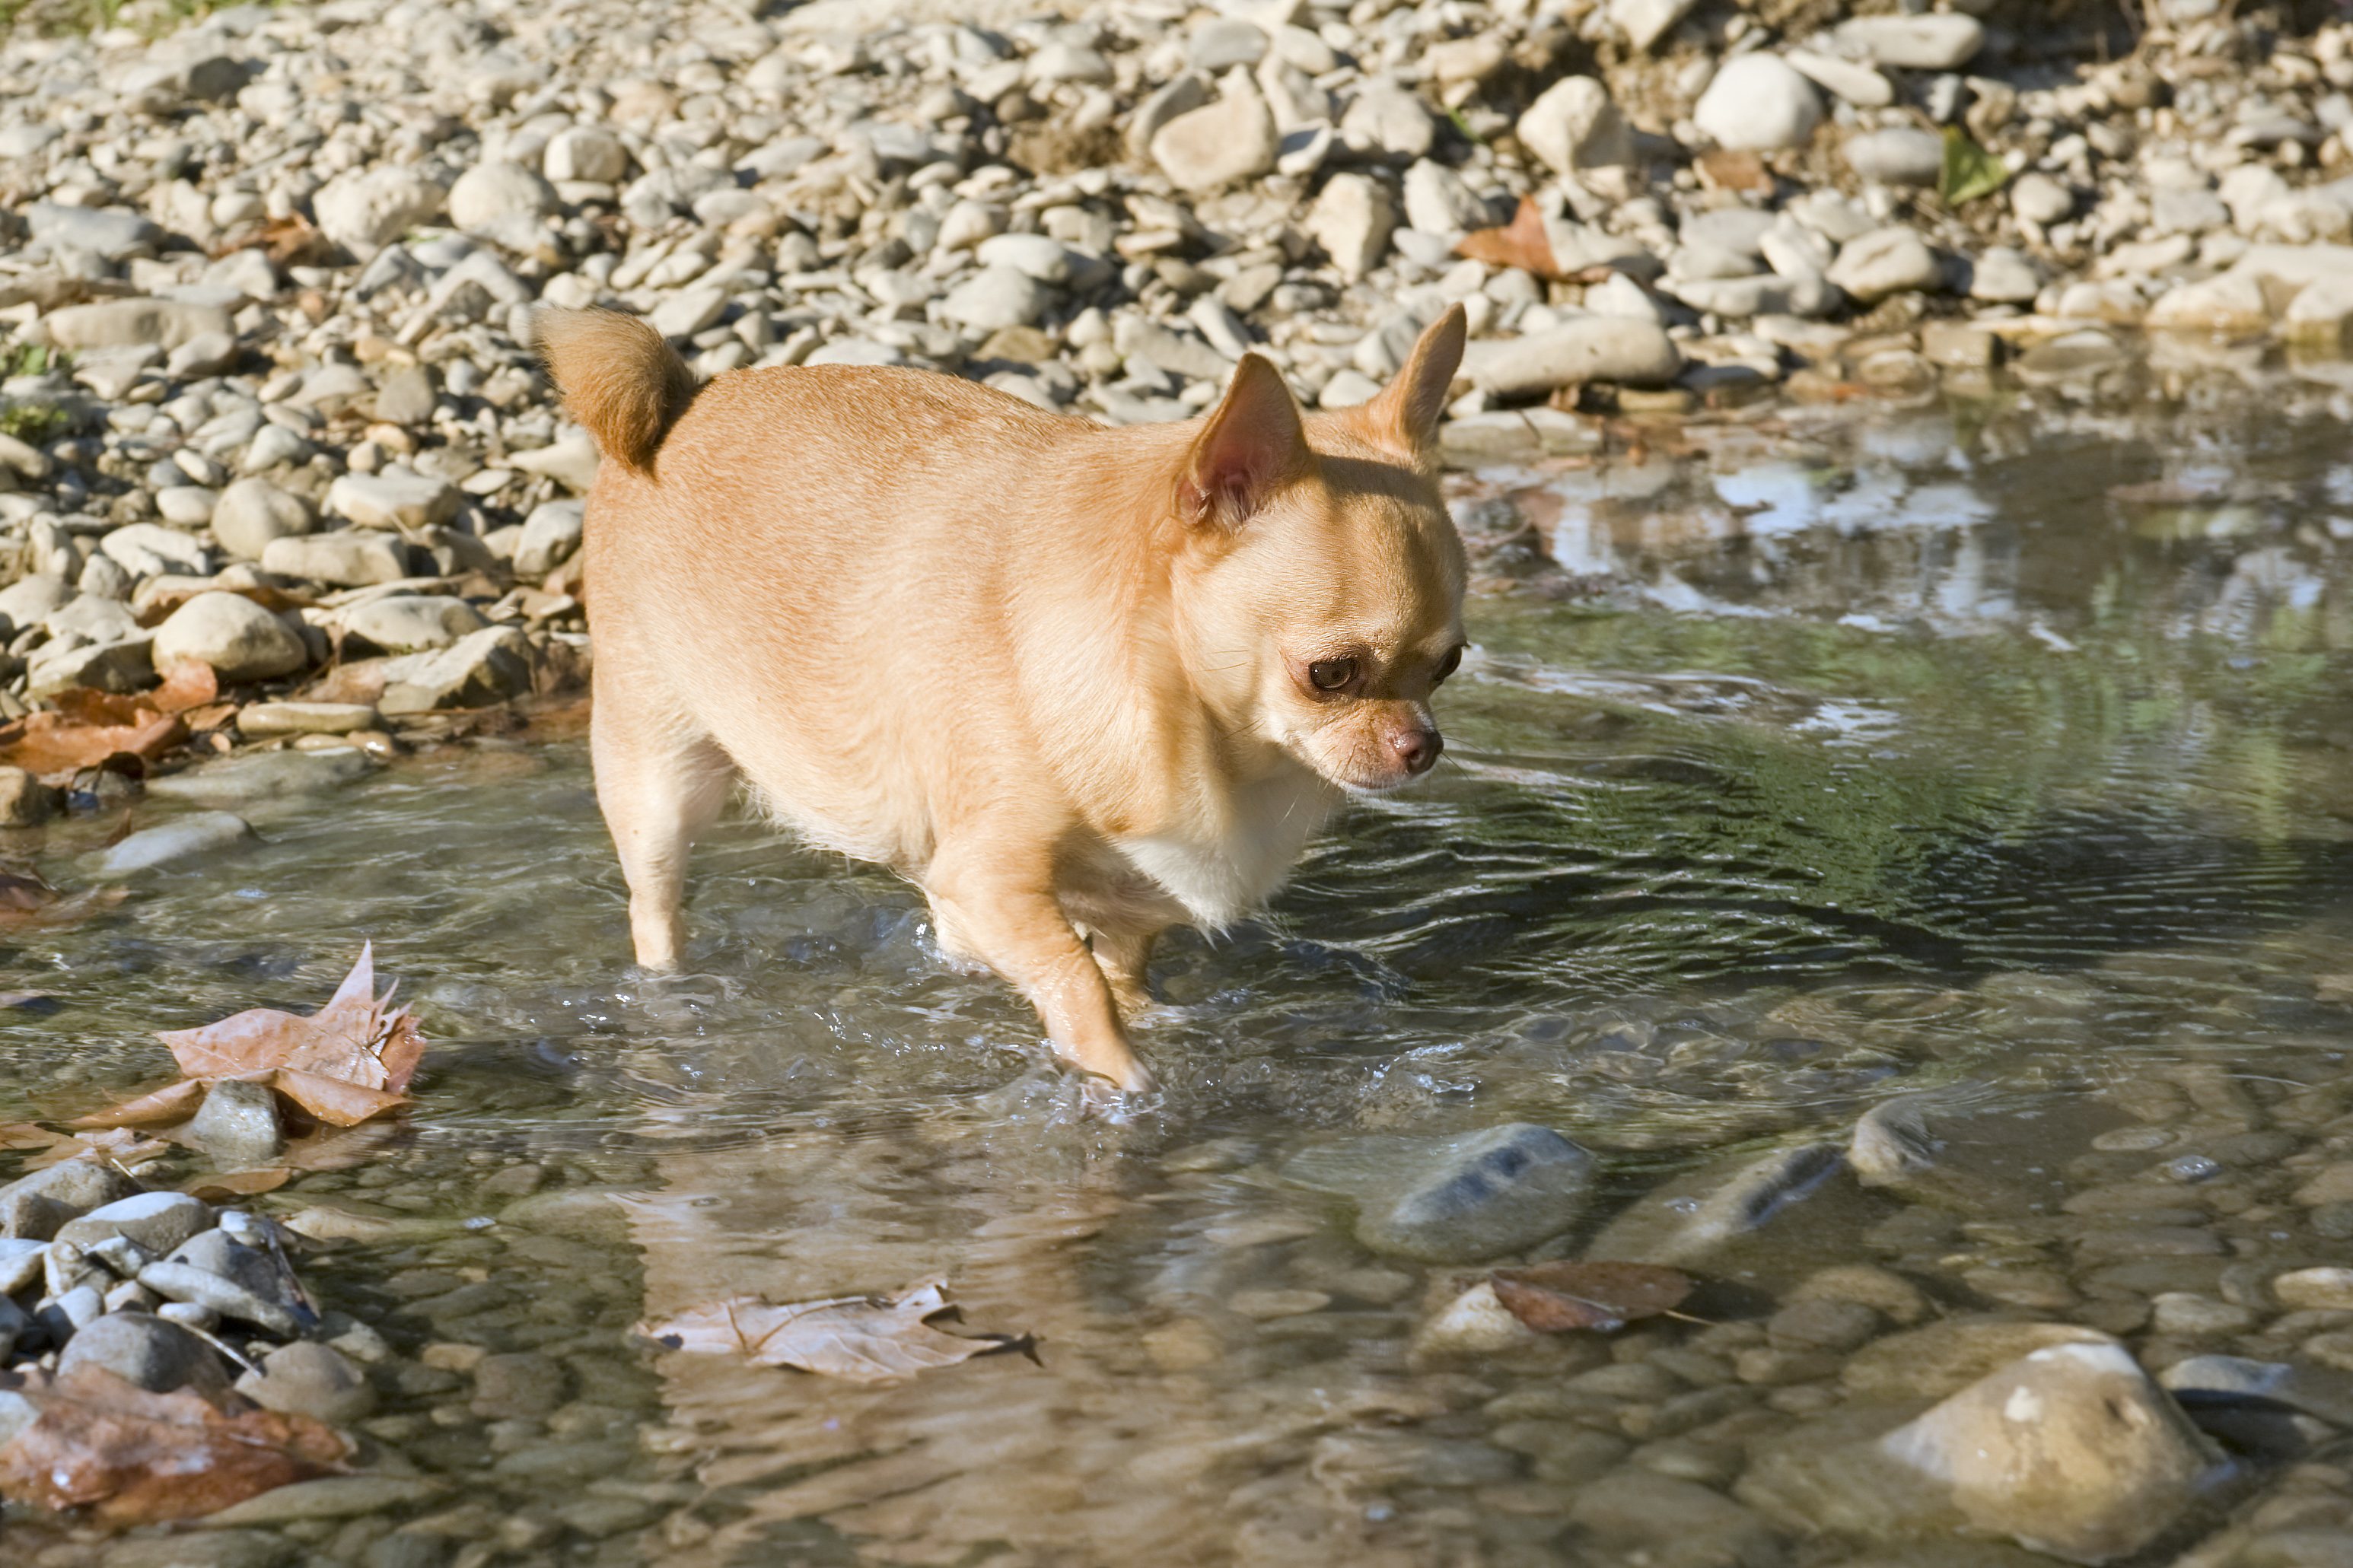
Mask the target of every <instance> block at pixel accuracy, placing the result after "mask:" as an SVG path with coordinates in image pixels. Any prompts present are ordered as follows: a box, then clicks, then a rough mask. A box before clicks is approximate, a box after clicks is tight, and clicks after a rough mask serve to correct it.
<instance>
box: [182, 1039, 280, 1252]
mask: <svg viewBox="0 0 2353 1568" xmlns="http://www.w3.org/2000/svg"><path fill="white" fill-rule="evenodd" d="M180 1136H181V1137H183V1138H185V1139H186V1140H188V1141H189V1142H192V1143H194V1144H195V1146H196V1147H197V1148H199V1149H201V1150H203V1151H204V1152H205V1153H206V1154H207V1155H208V1156H210V1157H211V1159H212V1162H213V1163H214V1164H216V1165H217V1166H219V1167H220V1168H221V1169H223V1170H231V1171H233V1170H239V1169H246V1168H250V1167H252V1166H255V1165H262V1164H267V1163H269V1162H270V1161H271V1160H274V1159H276V1158H277V1157H278V1156H279V1155H280V1153H282V1152H284V1151H285V1148H286V1135H285V1133H284V1131H282V1130H281V1129H280V1125H279V1120H278V1097H277V1095H276V1094H275V1093H274V1092H273V1091H272V1090H271V1089H269V1086H268V1085H266V1084H259V1083H246V1082H242V1081H240V1080H238V1079H221V1080H220V1081H219V1082H218V1083H216V1084H214V1085H213V1086H212V1087H211V1088H210V1089H206V1091H205V1102H204V1104H202V1105H200V1106H198V1107H197V1108H196V1114H195V1117H194V1118H192V1119H191V1120H190V1121H189V1122H188V1124H187V1125H186V1126H185V1127H184V1128H182V1129H181V1130H180ZM182 1239H184V1240H185V1237H183V1238H182ZM174 1245H177V1244H176V1243H175V1244H174Z"/></svg>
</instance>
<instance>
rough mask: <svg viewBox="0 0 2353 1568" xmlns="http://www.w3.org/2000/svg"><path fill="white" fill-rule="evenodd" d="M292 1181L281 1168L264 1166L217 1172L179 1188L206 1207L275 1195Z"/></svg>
mask: <svg viewBox="0 0 2353 1568" xmlns="http://www.w3.org/2000/svg"><path fill="white" fill-rule="evenodd" d="M293 1177H294V1173H293V1171H292V1170H290V1168H288V1167H287V1166H284V1165H265V1166H263V1167H261V1168H260V1169H259V1170H253V1171H216V1172H213V1173H209V1174H206V1175H202V1176H191V1177H190V1178H188V1180H186V1181H185V1182H183V1183H181V1184H180V1190H181V1191H182V1192H184V1193H185V1194H188V1195H189V1196H190V1197H192V1198H202V1199H203V1200H204V1201H205V1202H206V1203H208V1204H218V1203H227V1202H231V1201H234V1200H235V1199H237V1198H249V1197H251V1196H253V1195H254V1194H257V1193H274V1192H276V1191H277V1190H278V1189H279V1188H280V1187H282V1186H284V1185H285V1184H287V1183H288V1182H290V1181H291V1180H293Z"/></svg>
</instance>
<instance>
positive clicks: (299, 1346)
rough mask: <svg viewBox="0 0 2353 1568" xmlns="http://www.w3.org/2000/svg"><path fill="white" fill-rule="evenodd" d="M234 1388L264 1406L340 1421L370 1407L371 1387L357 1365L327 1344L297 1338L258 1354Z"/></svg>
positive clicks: (372, 1399)
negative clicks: (256, 1368)
mask: <svg viewBox="0 0 2353 1568" xmlns="http://www.w3.org/2000/svg"><path fill="white" fill-rule="evenodd" d="M237 1392H238V1393H239V1394H244V1395H245V1396H246V1397H247V1398H248V1399H250V1400H252V1401H253V1402H254V1403H255V1404H256V1405H261V1406H262V1407H263V1408H264V1409H268V1410H282V1411H285V1412H286V1413H287V1414H289V1415H308V1416H309V1417H311V1419H312V1420H313V1421H323V1422H325V1423H327V1424H328V1425H329V1426H346V1425H348V1424H350V1423H351V1422H353V1421H357V1420H359V1419H361V1418H362V1417H364V1416H366V1415H369V1414H371V1413H372V1412H373V1411H374V1410H375V1388H374V1386H373V1385H371V1384H369V1382H368V1380H367V1379H366V1378H365V1377H364V1376H363V1375H362V1374H361V1373H360V1370H359V1369H358V1368H357V1367H355V1366H353V1364H352V1363H350V1362H348V1361H345V1360H344V1359H343V1356H342V1355H341V1354H340V1353H338V1352H336V1351H334V1350H333V1349H332V1348H331V1347H329V1346H326V1345H322V1344H317V1343H313V1342H310V1341H307V1340H297V1341H296V1342H294V1343H292V1344H290V1345H287V1346H284V1347H282V1348H281V1349H279V1350H274V1351H272V1352H269V1355H268V1356H266V1357H264V1358H263V1359H262V1363H261V1371H260V1373H258V1374H257V1373H249V1372H248V1373H246V1374H245V1375H243V1376H242V1377H239V1378H238V1379H237Z"/></svg>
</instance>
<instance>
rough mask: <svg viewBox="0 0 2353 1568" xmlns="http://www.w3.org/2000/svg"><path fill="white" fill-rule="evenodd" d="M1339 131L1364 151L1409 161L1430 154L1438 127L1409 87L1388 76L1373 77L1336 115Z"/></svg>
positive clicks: (1353, 144)
mask: <svg viewBox="0 0 2353 1568" xmlns="http://www.w3.org/2000/svg"><path fill="white" fill-rule="evenodd" d="M1340 134H1341V136H1342V138H1343V139H1345V141H1346V142H1347V143H1348V145H1349V146H1351V147H1354V148H1357V149H1360V150H1361V151H1363V152H1365V153H1380V154H1384V155H1386V156H1388V157H1390V158H1397V159H1402V160H1405V161H1408V162H1410V161H1412V160H1413V159H1416V158H1425V157H1428V156H1429V155H1430V146H1431V144H1432V143H1433V142H1435V141H1436V140H1437V136H1438V127H1437V122H1436V121H1433V120H1432V119H1431V118H1430V110H1429V108H1428V106H1426V105H1425V104H1424V103H1423V102H1422V101H1421V100H1420V99H1419V98H1418V97H1416V96H1415V95H1414V93H1413V91H1412V89H1409V88H1407V87H1404V86H1402V85H1400V84H1399V83H1398V82H1397V81H1396V80H1394V79H1391V78H1388V77H1376V78H1375V79H1372V80H1371V81H1368V82H1366V84H1365V87H1364V89H1363V90H1362V91H1360V92H1358V93H1357V94H1356V100H1355V101H1354V102H1352V103H1350V104H1349V105H1348V111H1347V112H1346V113H1345V114H1344V115H1342V116H1341V117H1340Z"/></svg>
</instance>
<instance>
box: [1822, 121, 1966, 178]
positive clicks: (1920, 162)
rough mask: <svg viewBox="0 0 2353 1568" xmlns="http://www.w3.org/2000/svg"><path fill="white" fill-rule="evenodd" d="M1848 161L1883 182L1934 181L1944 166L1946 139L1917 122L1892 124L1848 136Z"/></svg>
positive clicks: (1869, 176) (1859, 170) (1846, 150)
mask: <svg viewBox="0 0 2353 1568" xmlns="http://www.w3.org/2000/svg"><path fill="white" fill-rule="evenodd" d="M1845 153H1846V165H1847V167H1848V168H1850V169H1852V170H1853V171H1854V172H1855V174H1857V175H1859V176H1861V177H1862V178H1863V179H1866V180H1876V181H1877V182H1879V183H1880V184H1883V185H1933V184H1936V180H1937V178H1938V176H1939V175H1941V174H1943V173H1944V169H1945V143H1944V139H1943V138H1941V137H1939V136H1938V135H1937V134H1936V132H1933V131H1922V130H1920V129H1918V128H1917V127H1915V126H1910V125H1898V126H1891V127H1889V128H1888V129H1887V130H1884V131H1866V132H1863V133H1862V134H1861V135H1860V136H1850V137H1849V138H1847V143H1846V147H1845Z"/></svg>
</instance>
